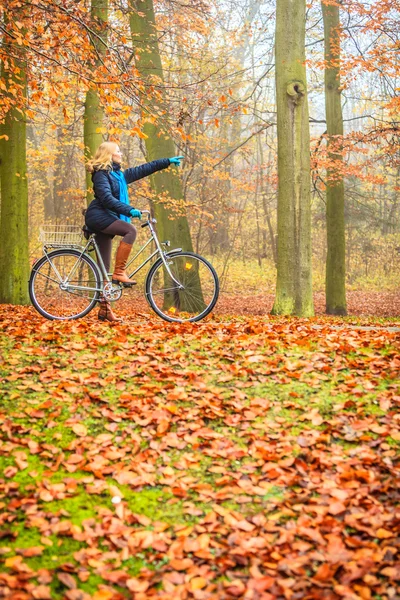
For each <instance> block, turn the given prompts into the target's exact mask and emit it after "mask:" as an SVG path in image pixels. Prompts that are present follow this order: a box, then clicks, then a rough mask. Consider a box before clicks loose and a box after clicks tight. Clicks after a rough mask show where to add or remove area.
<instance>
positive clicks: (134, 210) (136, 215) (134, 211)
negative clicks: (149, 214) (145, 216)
mask: <svg viewBox="0 0 400 600" xmlns="http://www.w3.org/2000/svg"><path fill="white" fill-rule="evenodd" d="M131 217H132V218H133V219H141V218H142V213H141V212H140V210H138V209H137V208H132V210H131Z"/></svg>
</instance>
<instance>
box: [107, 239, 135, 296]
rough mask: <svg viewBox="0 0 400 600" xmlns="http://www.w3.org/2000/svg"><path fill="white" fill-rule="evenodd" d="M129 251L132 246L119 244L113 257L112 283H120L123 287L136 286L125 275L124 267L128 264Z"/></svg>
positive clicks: (123, 243)
mask: <svg viewBox="0 0 400 600" xmlns="http://www.w3.org/2000/svg"><path fill="white" fill-rule="evenodd" d="M131 249H132V244H126V243H125V242H121V243H120V245H119V246H118V250H117V254H116V256H115V267H114V273H113V274H112V282H113V283H122V285H123V286H124V287H129V286H131V285H136V283H137V282H136V281H132V279H129V277H128V275H127V274H126V273H125V267H126V263H127V262H128V258H129V254H130V252H131Z"/></svg>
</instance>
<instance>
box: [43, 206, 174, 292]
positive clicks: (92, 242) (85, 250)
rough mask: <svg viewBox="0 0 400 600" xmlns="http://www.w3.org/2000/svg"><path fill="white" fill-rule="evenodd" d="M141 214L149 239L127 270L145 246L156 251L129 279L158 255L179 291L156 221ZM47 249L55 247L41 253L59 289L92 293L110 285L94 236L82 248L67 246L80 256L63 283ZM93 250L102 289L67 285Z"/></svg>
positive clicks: (132, 259)
mask: <svg viewBox="0 0 400 600" xmlns="http://www.w3.org/2000/svg"><path fill="white" fill-rule="evenodd" d="M142 214H147V215H148V218H147V221H146V222H145V223H143V225H142V227H149V230H150V237H149V239H148V240H147V242H146V243H145V244H144V245H143V246H142V247H141V248H140V250H139V251H138V252H137V253H136V254H135V256H134V257H133V258H131V259H130V261H129V262H128V264H127V268H128V267H129V266H130V265H131V264H132V263H133V262H134V261H135V260H136V259H137V257H138V256H140V254H142V252H144V250H145V249H146V248H147V246H148V245H149V244H150V243H151V242H152V241H154V243H155V245H156V249H155V250H154V252H153V253H152V254H150V256H148V257H147V258H146V260H144V261H143V262H142V263H141V264H140V265H139V266H138V267H137V268H136V269H135V270H134V271H133V272H132V273H131V274H130V275H129V277H130V278H131V277H133V276H134V275H136V273H138V271H140V270H141V269H142V268H143V267H144V266H145V265H146V264H147V263H148V262H150V261H151V260H152V259H153V258H154V257H155V256H157V255H159V256H160V258H161V260H162V261H163V263H164V266H165V268H166V270H167V272H168V274H169V276H170V277H171V279H172V280H173V281H174V282H175V283H176V284H177V285H178V286H179V288H180V289H182V288H183V286H182V285H181V283H180V282H179V281H177V280H176V279H175V277H174V276H173V275H172V273H171V270H170V268H169V265H168V262H167V260H166V258H165V257H166V255H167V253H166V252H165V251H164V250H163V248H162V246H161V243H160V242H159V240H158V237H157V234H156V231H155V229H154V227H153V223H156V222H157V221H156V219H152V218H151V216H150V211H147V210H144V211H142ZM163 243H164V244H165V245H166V246H169V242H163ZM49 247H52V248H54V247H55V245H53V244H47V245H44V246H43V252H44V254H45V256H46V257H47V260H48V261H49V263H50V264H51V266H52V268H53V270H54V272H55V273H56V275H57V277H58V283H59V284H60V287H61V289H64V290H66V291H72V290H86V291H93V292H101V291H103V287H104V282H107V283H110V282H111V278H110V275H109V273H107V271H106V268H105V265H104V261H103V259H102V257H101V254H100V250H99V247H98V245H97V243H96V234H94V233H93V234H91V235H90V237H89V239H88V241H87V244H86V245H85V246H84V247H82V246H78V245H74V246H69V247H72V248H74V249H79V250H80V255H79V256H78V257H77V259H76V263H75V265H74V266H73V267H72V269H71V271H70V273H69V274H68V276H67V277H66V278H65V280H64V281H63V279H62V277H61V275H60V273H59V272H58V270H57V268H56V266H55V265H54V264H53V262H52V261H51V257H50V256H49V255H48V253H47V249H48V248H49ZM57 247H64V248H65V246H61V245H60V246H58V245H57ZM92 248H93V249H94V251H95V253H96V259H97V264H98V267H99V270H100V273H101V275H102V281H103V284H102V287H101V288H97V287H87V286H79V285H69V284H68V282H69V280H70V279H72V276H73V275H74V273H75V271H76V269H77V267H78V265H79V263H80V260H81V258H82V256H83V255H84V254H85V255H87V254H88V252H90V250H91V249H92ZM181 250H182V248H175V249H174V250H172V251H171V252H180V251H181Z"/></svg>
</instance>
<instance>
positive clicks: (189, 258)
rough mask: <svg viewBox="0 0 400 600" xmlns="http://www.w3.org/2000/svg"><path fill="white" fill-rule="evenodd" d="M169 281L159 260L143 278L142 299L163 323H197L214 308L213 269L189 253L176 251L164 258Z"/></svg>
mask: <svg viewBox="0 0 400 600" xmlns="http://www.w3.org/2000/svg"><path fill="white" fill-rule="evenodd" d="M165 258H166V261H167V264H168V267H169V269H170V271H171V274H172V276H173V279H172V278H171V276H170V274H169V273H168V271H167V269H166V268H165V266H164V263H163V261H162V260H161V258H160V259H159V260H157V262H155V263H154V265H153V266H152V268H151V269H150V271H149V273H148V275H147V279H146V298H147V300H148V302H149V304H150V306H151V308H152V309H153V310H154V312H155V313H157V314H158V315H159V316H160V317H161V318H162V319H164V320H165V321H170V322H176V323H183V322H185V321H200V320H201V319H203V318H204V317H205V316H207V315H208V314H209V313H210V312H211V311H212V309H213V308H214V306H215V303H216V302H217V300H218V294H219V281H218V275H217V273H216V272H215V270H214V267H213V266H212V265H211V264H210V263H209V262H208V261H207V260H206V259H205V258H203V257H202V256H199V255H198V254H194V253H193V252H177V253H171V254H168V255H167V256H166V257H165Z"/></svg>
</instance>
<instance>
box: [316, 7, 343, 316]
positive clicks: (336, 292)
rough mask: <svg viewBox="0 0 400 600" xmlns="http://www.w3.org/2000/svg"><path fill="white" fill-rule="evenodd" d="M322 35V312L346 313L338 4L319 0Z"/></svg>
mask: <svg viewBox="0 0 400 600" xmlns="http://www.w3.org/2000/svg"><path fill="white" fill-rule="evenodd" d="M322 14H323V19H324V38H325V109H326V126H327V133H328V158H329V159H330V161H331V167H330V168H328V169H327V183H326V233H327V257H326V279H325V284H326V292H325V293H326V312H327V313H328V314H331V315H346V314H347V307H346V256H345V253H346V241H345V225H344V183H343V175H342V164H343V156H342V154H341V148H342V145H341V139H342V136H343V115H342V102H341V89H340V20H339V6H338V5H336V6H334V5H332V4H329V5H328V4H324V2H322Z"/></svg>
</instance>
